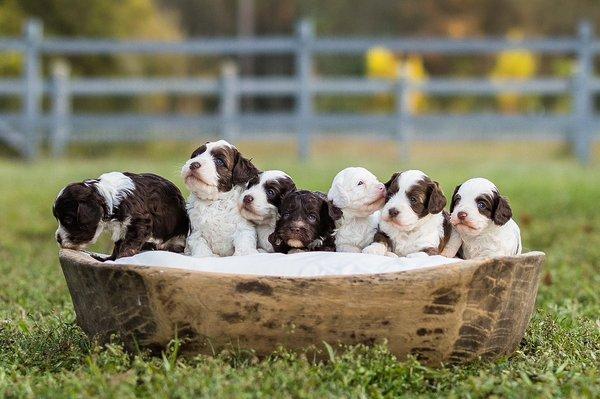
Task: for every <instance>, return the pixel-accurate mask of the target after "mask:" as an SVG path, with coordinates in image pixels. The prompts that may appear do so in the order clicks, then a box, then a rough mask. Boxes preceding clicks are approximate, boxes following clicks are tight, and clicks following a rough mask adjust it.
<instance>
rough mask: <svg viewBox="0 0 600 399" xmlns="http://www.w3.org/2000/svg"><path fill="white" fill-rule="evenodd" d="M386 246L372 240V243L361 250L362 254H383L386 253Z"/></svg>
mask: <svg viewBox="0 0 600 399" xmlns="http://www.w3.org/2000/svg"><path fill="white" fill-rule="evenodd" d="M387 252H388V251H387V248H386V246H385V245H383V244H381V243H378V242H374V243H373V244H371V245H369V246H368V247H366V248H365V249H363V250H362V253H363V254H369V255H381V256H384V255H385V254H386V253H387Z"/></svg>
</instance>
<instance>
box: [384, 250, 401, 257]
mask: <svg viewBox="0 0 600 399" xmlns="http://www.w3.org/2000/svg"><path fill="white" fill-rule="evenodd" d="M385 256H388V257H390V258H399V256H398V255H396V254H395V253H394V252H390V251H388V252H386V253H385Z"/></svg>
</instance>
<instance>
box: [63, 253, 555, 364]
mask: <svg viewBox="0 0 600 399" xmlns="http://www.w3.org/2000/svg"><path fill="white" fill-rule="evenodd" d="M544 258H545V255H544V254H543V253H541V252H530V253H527V254H523V255H519V256H515V257H501V258H494V259H482V260H470V261H462V262H458V263H454V264H449V265H442V266H434V267H430V268H427V269H425V270H410V271H403V272H396V273H386V274H373V275H354V276H331V277H310V278H307V277H295V278H288V277H257V276H247V275H237V274H216V273H207V272H200V271H191V270H183V269H173V268H170V269H169V268H160V267H145V266H132V265H114V264H103V263H101V262H98V261H96V260H94V259H93V258H91V257H90V256H89V255H88V254H86V253H83V252H77V251H71V250H63V251H61V253H60V262H61V265H62V269H63V272H64V275H65V278H66V280H67V284H68V287H69V291H70V292H71V297H72V299H73V304H74V306H75V312H76V314H77V323H78V324H79V325H80V326H81V328H82V329H83V331H85V333H86V334H87V335H88V336H90V337H92V338H96V339H98V340H99V341H100V342H106V341H108V340H109V339H110V337H111V336H113V335H117V336H118V337H119V339H120V340H121V341H122V342H123V343H124V344H125V346H126V347H127V348H129V349H133V348H136V347H141V348H150V349H151V350H154V351H160V350H161V349H163V348H164V347H165V346H166V345H167V343H168V342H169V341H170V340H171V339H173V338H174V337H176V336H177V337H179V338H181V339H182V340H183V342H184V344H183V346H182V350H183V351H184V352H185V353H190V354H194V353H204V354H213V353H215V351H217V352H218V351H219V350H220V349H222V348H227V347H229V348H235V349H251V350H254V351H255V352H256V354H257V355H258V356H264V355H268V354H269V353H271V352H272V351H273V350H275V349H276V348H277V347H278V346H279V345H282V346H284V347H286V348H289V349H293V350H301V349H303V348H307V347H311V346H312V347H313V348H320V349H322V348H323V346H322V342H328V343H330V344H336V343H342V344H358V343H365V344H373V343H378V342H382V341H384V340H386V341H387V345H388V347H389V350H390V351H391V352H392V353H394V354H395V355H397V356H398V357H399V358H403V357H405V356H407V355H414V356H416V357H417V358H419V359H421V360H422V361H423V362H424V363H426V364H429V365H439V364H441V363H463V362H467V361H470V360H473V359H476V358H479V357H481V358H484V359H496V358H498V357H501V356H505V355H509V354H511V353H513V352H514V351H515V350H516V348H517V347H518V345H519V342H520V341H521V339H522V338H523V335H524V333H525V328H526V327H527V324H528V322H529V319H530V317H531V314H532V312H533V309H534V305H535V298H536V294H537V289H538V280H539V274H540V269H541V266H542V264H543V262H544Z"/></svg>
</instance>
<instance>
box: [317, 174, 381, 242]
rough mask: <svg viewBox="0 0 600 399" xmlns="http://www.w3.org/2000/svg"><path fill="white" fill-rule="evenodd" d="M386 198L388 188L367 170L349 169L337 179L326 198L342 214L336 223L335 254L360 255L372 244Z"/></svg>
mask: <svg viewBox="0 0 600 399" xmlns="http://www.w3.org/2000/svg"><path fill="white" fill-rule="evenodd" d="M385 197H386V189H385V185H384V184H383V183H381V182H380V181H379V180H377V177H375V175H374V174H373V173H371V172H369V171H368V170H367V169H365V168H360V167H350V168H346V169H344V170H342V171H340V172H339V173H338V174H337V175H336V176H335V178H334V179H333V182H332V183H331V188H330V189H329V192H328V193H327V198H329V200H330V201H331V203H332V204H333V205H335V206H337V207H338V208H340V209H341V211H342V217H341V218H340V219H338V220H336V222H335V226H336V233H335V247H336V251H338V252H361V251H362V250H363V249H364V248H365V247H366V246H368V245H369V244H371V243H372V242H373V237H374V235H375V233H376V231H377V223H378V221H379V212H378V211H379V210H380V209H381V207H383V205H384V204H385Z"/></svg>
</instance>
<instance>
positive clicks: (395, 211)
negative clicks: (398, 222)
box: [388, 208, 400, 218]
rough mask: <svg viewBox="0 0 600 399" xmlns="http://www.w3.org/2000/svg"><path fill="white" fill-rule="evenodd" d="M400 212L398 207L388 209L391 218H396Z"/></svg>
mask: <svg viewBox="0 0 600 399" xmlns="http://www.w3.org/2000/svg"><path fill="white" fill-rule="evenodd" d="M399 214H400V211H398V209H396V208H390V209H389V210H388V215H390V217H391V218H395V217H396V216H398V215H399Z"/></svg>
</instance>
